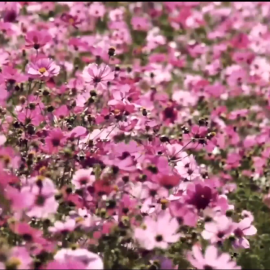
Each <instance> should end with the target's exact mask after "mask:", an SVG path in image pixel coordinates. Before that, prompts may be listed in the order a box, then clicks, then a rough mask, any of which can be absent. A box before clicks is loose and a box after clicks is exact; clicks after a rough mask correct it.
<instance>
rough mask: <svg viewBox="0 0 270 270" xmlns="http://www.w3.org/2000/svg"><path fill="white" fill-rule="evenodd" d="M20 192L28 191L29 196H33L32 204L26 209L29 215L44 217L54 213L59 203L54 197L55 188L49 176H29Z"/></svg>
mask: <svg viewBox="0 0 270 270" xmlns="http://www.w3.org/2000/svg"><path fill="white" fill-rule="evenodd" d="M21 192H22V193H24V192H25V193H30V195H31V196H34V197H35V200H34V202H33V204H32V205H31V207H30V209H29V211H27V215H28V216H29V217H35V218H41V219H43V218H44V219H45V218H48V217H49V216H50V215H52V214H55V213H56V211H57V209H58V205H59V204H58V202H57V201H56V199H55V194H56V188H55V186H54V183H53V182H52V180H50V179H49V178H44V179H38V178H37V177H34V178H30V179H28V185H27V186H24V187H22V189H21Z"/></svg>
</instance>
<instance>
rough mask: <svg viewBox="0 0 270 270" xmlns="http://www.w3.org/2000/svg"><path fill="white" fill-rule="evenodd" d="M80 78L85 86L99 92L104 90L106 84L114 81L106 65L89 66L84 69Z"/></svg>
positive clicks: (112, 74)
mask: <svg viewBox="0 0 270 270" xmlns="http://www.w3.org/2000/svg"><path fill="white" fill-rule="evenodd" d="M82 76H83V78H84V81H85V82H86V83H87V84H89V85H91V86H93V87H94V88H97V89H99V90H104V89H106V87H107V83H108V82H110V81H112V80H113V79H114V73H113V72H112V70H111V68H110V67H109V66H108V65H106V64H101V65H97V64H89V65H88V66H86V67H85V68H84V70H83V74H82Z"/></svg>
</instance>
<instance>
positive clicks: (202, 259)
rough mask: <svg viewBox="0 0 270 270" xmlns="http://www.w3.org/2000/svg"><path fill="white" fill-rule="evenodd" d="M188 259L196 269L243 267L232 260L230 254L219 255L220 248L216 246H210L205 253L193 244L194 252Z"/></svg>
mask: <svg viewBox="0 0 270 270" xmlns="http://www.w3.org/2000/svg"><path fill="white" fill-rule="evenodd" d="M188 260H189V261H190V263H191V264H192V265H193V266H194V267H195V268H196V269H241V267H240V266H237V265H236V263H235V262H234V261H231V256H230V255H229V254H227V253H222V254H220V255H219V254H218V249H217V248H216V247H214V246H208V247H207V248H206V251H205V254H204V255H203V254H202V251H201V250H200V248H199V247H198V246H197V245H195V246H193V247H192V252H191V253H189V254H188Z"/></svg>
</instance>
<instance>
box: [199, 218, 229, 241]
mask: <svg viewBox="0 0 270 270" xmlns="http://www.w3.org/2000/svg"><path fill="white" fill-rule="evenodd" d="M233 228H234V227H233V222H232V220H231V219H229V218H228V217H226V216H225V215H223V216H217V217H216V218H215V219H214V221H212V222H207V223H205V225H204V231H203V232H202V237H203V238H204V239H206V240H210V241H211V243H217V242H219V241H224V240H225V239H226V238H228V237H229V236H230V234H231V233H232V231H233Z"/></svg>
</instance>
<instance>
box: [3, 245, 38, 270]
mask: <svg viewBox="0 0 270 270" xmlns="http://www.w3.org/2000/svg"><path fill="white" fill-rule="evenodd" d="M32 262H33V259H32V258H31V256H30V255H29V253H28V251H27V249H26V248H25V247H14V248H12V250H11V253H10V255H9V258H8V260H7V262H6V267H7V268H9V267H8V266H10V267H12V266H13V267H14V266H16V269H30V267H31V263H32Z"/></svg>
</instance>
